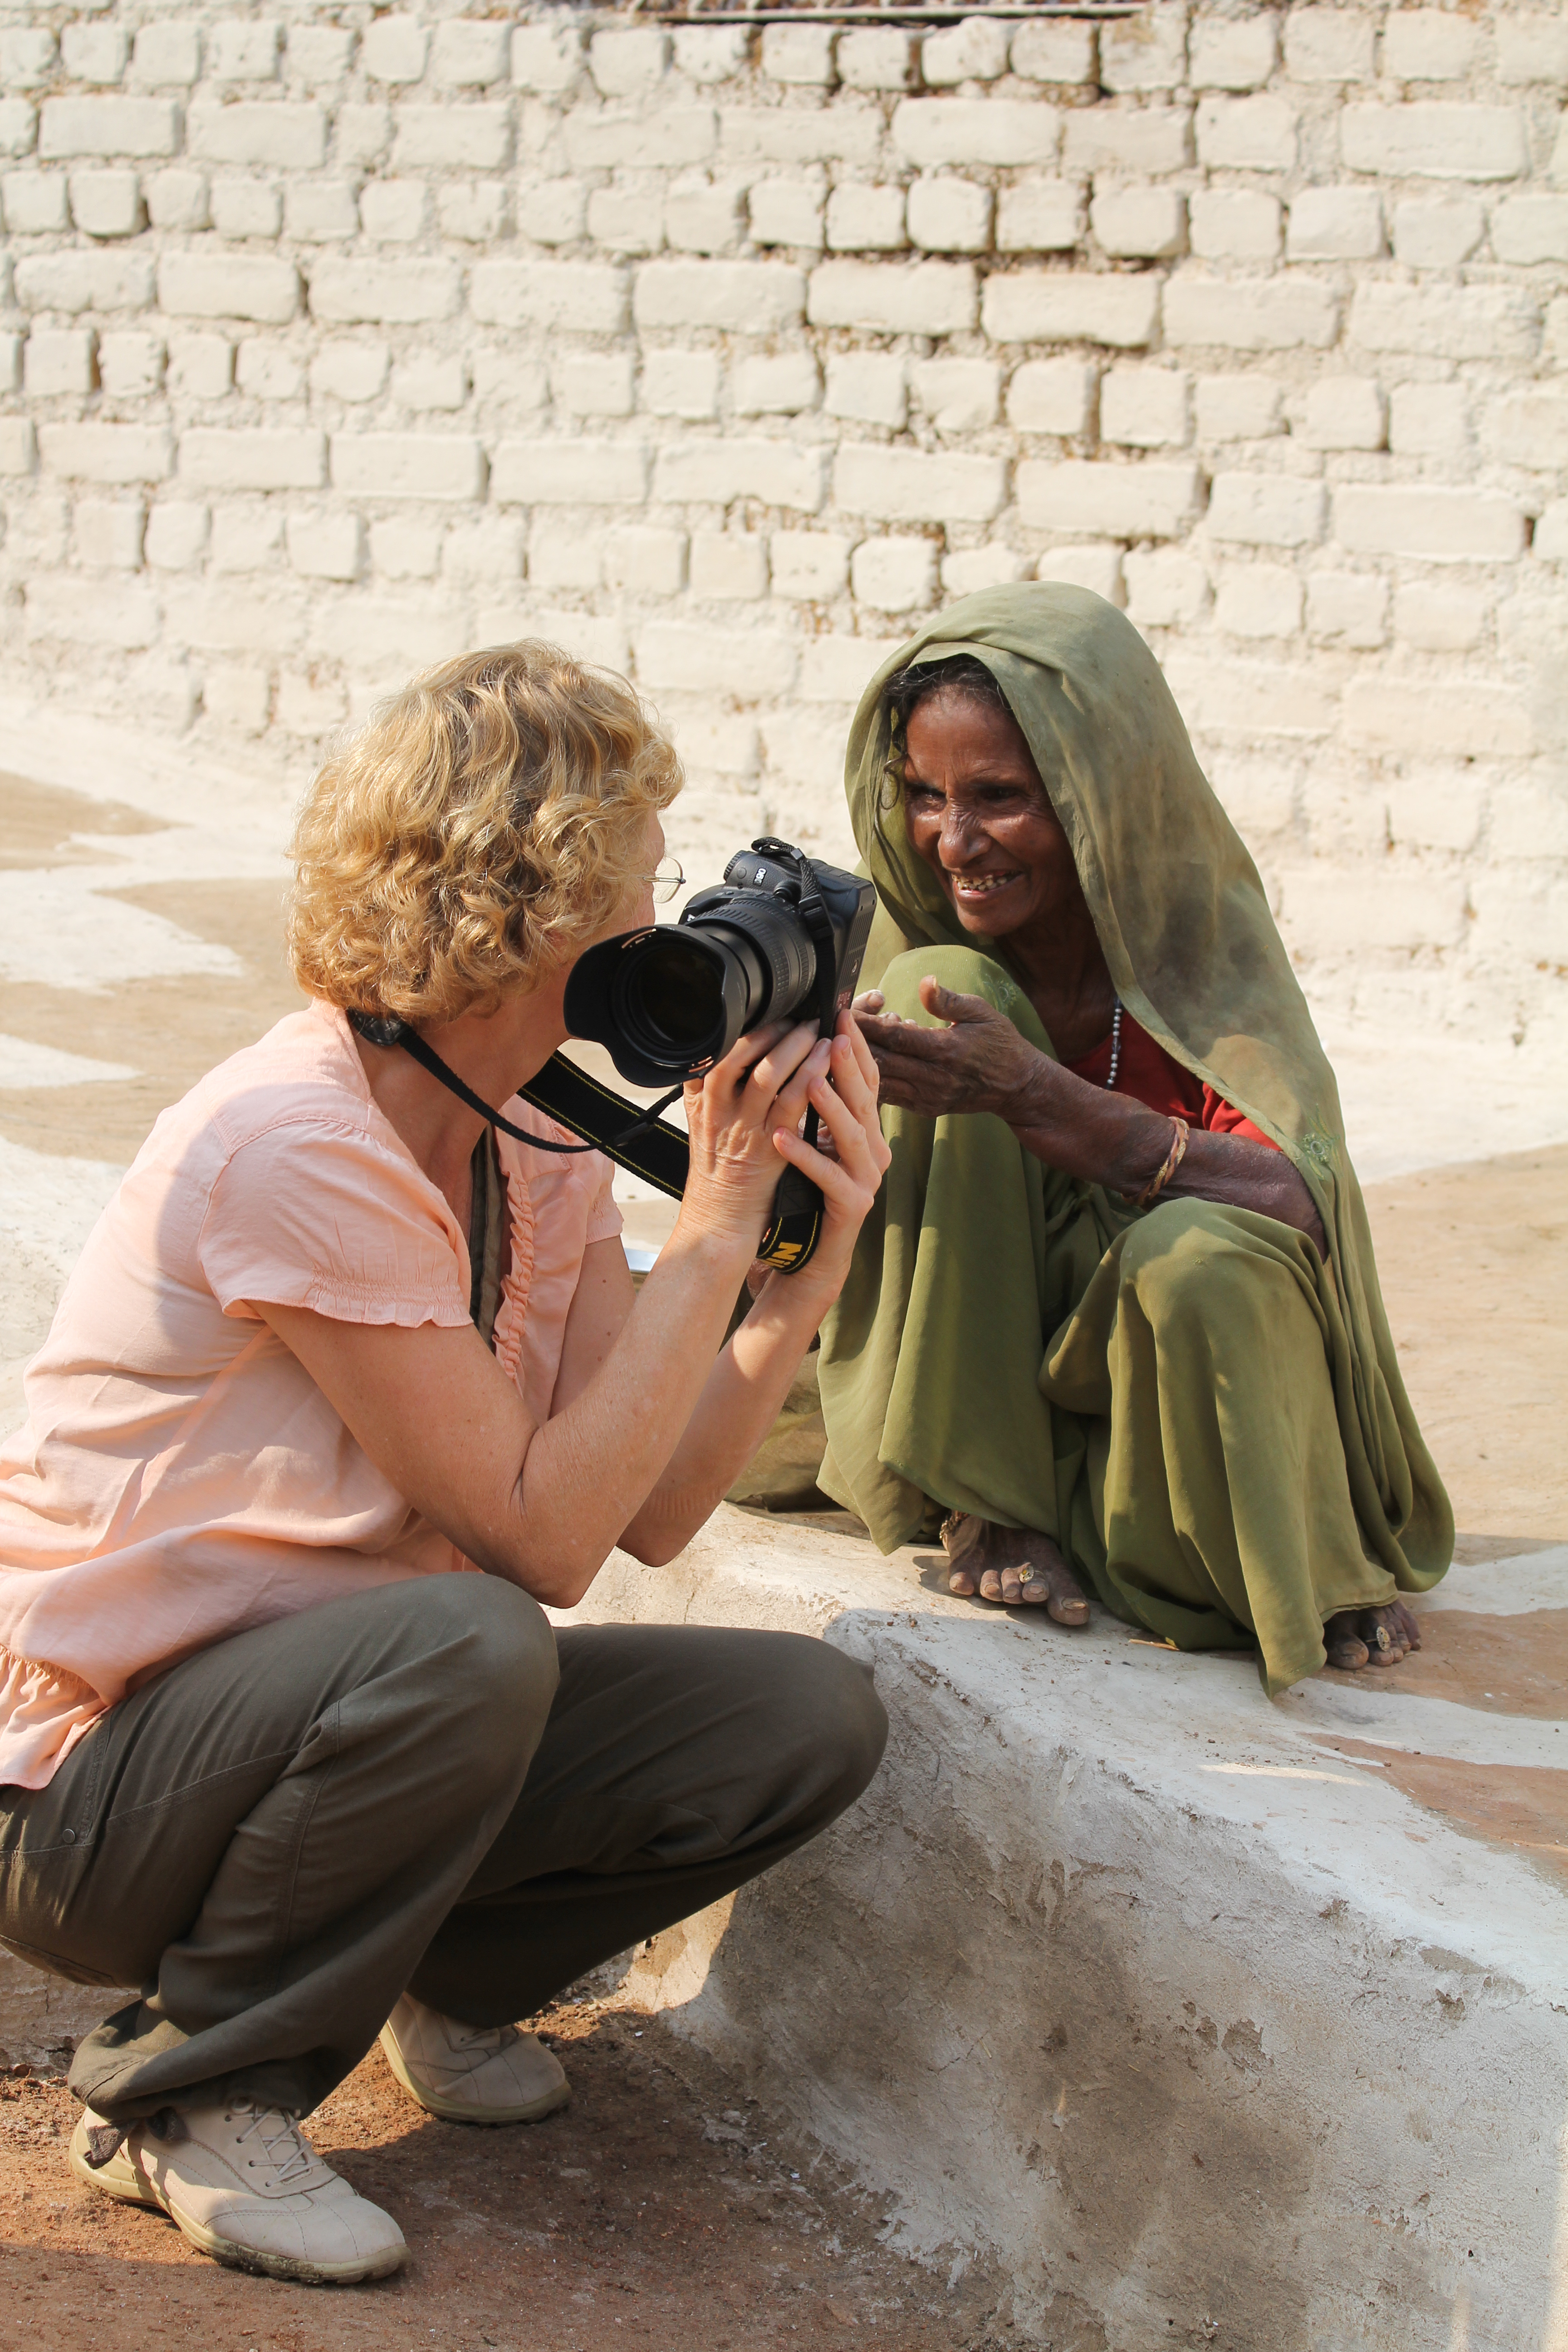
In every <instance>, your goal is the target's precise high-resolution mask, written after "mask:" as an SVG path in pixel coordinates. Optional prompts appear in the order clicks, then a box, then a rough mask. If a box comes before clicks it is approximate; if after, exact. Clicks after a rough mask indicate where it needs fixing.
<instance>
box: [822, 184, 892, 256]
mask: <svg viewBox="0 0 1568 2352" xmlns="http://www.w3.org/2000/svg"><path fill="white" fill-rule="evenodd" d="M826 237H827V243H828V244H829V245H830V246H831V247H832V248H833V250H834V251H835V252H836V253H891V252H894V251H896V250H898V249H899V248H900V247H902V246H905V245H907V244H908V243H909V237H908V236H907V234H906V232H905V226H904V191H903V189H902V188H900V187H891V186H877V185H872V186H868V185H867V184H866V183H865V182H864V181H862V180H847V181H841V182H840V184H838V186H837V187H836V188H835V189H834V191H833V194H831V195H830V196H829V198H828V200H827V224H826Z"/></svg>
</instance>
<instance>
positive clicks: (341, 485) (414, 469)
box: [332, 433, 504, 500]
mask: <svg viewBox="0 0 1568 2352" xmlns="http://www.w3.org/2000/svg"><path fill="white" fill-rule="evenodd" d="M503 446H504V445H503ZM332 488H334V489H336V490H342V492H343V493H344V495H345V496H346V497H348V498H374V499H442V500H449V499H478V498H482V497H483V496H484V488H485V459H484V452H483V451H482V450H481V448H480V447H479V443H478V442H477V441H476V440H474V439H473V437H472V436H471V435H468V434H466V433H334V434H333V436H332Z"/></svg>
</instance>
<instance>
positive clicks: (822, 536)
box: [768, 530, 849, 604]
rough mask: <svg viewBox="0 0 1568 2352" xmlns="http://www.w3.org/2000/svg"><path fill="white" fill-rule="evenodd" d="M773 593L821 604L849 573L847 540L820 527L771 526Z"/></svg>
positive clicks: (836, 592) (839, 588)
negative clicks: (789, 527) (807, 528)
mask: <svg viewBox="0 0 1568 2352" xmlns="http://www.w3.org/2000/svg"><path fill="white" fill-rule="evenodd" d="M768 562H769V570H770V572H772V575H773V594H774V595H775V596H795V597H798V598H800V599H801V600H802V601H803V602H804V603H806V604H823V603H826V601H827V599H828V598H830V597H833V596H837V595H839V594H841V593H842V592H843V589H844V586H845V583H847V580H848V577H849V541H847V539H840V538H838V537H837V535H836V534H835V533H833V532H830V531H821V530H775V531H774V533H773V537H772V539H771V540H770V541H769V542H768Z"/></svg>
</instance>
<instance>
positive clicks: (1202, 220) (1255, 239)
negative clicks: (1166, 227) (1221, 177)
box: [1187, 188, 1279, 261]
mask: <svg viewBox="0 0 1568 2352" xmlns="http://www.w3.org/2000/svg"><path fill="white" fill-rule="evenodd" d="M1187 209H1188V212H1189V214H1190V215H1191V237H1192V248H1193V251H1194V253H1195V254H1196V255H1198V257H1200V259H1202V260H1204V261H1273V260H1276V259H1278V257H1279V197H1278V196H1270V195H1266V194H1264V193H1263V191H1262V190H1261V189H1259V188H1199V189H1196V190H1194V193H1193V194H1192V195H1191V196H1190V197H1189V198H1188V202H1187Z"/></svg>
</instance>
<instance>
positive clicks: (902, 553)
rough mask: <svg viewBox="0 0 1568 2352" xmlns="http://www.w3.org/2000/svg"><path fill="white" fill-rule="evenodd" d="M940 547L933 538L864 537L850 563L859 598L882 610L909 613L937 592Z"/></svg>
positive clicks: (852, 584) (855, 589)
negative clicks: (938, 550) (937, 566)
mask: <svg viewBox="0 0 1568 2352" xmlns="http://www.w3.org/2000/svg"><path fill="white" fill-rule="evenodd" d="M936 558H937V549H936V543H935V541H933V540H929V539H909V538H887V539H868V540H863V541H861V543H860V545H859V546H858V548H857V549H856V550H855V553H854V555H853V557H852V558H851V559H850V564H849V585H850V589H851V591H852V593H853V594H854V597H855V601H856V603H857V604H870V605H873V606H875V607H876V609H877V610H878V611H879V612H883V613H908V612H911V611H913V610H914V609H915V608H916V607H917V606H923V605H926V604H930V603H931V599H932V597H933V596H934V595H935V593H936Z"/></svg>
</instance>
